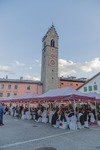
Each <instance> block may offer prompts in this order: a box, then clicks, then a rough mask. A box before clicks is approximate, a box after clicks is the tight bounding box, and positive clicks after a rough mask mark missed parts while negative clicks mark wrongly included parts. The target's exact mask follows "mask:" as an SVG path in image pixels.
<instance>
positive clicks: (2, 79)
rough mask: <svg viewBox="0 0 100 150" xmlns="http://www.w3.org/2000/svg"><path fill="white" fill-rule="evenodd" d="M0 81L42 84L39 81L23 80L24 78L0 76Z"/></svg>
mask: <svg viewBox="0 0 100 150" xmlns="http://www.w3.org/2000/svg"><path fill="white" fill-rule="evenodd" d="M0 82H11V83H29V84H39V85H42V82H41V81H34V80H24V79H5V78H0Z"/></svg>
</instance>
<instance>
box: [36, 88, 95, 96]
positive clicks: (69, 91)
mask: <svg viewBox="0 0 100 150" xmlns="http://www.w3.org/2000/svg"><path fill="white" fill-rule="evenodd" d="M67 97H74V98H76V97H77V98H84V99H86V98H90V99H92V97H90V96H86V95H85V94H84V93H81V92H80V91H77V90H75V89H73V88H71V87H67V88H58V89H53V90H49V91H47V92H46V93H44V94H42V95H40V96H38V99H39V98H40V99H41V98H47V99H51V98H52V99H54V98H58V99H59V98H67Z"/></svg>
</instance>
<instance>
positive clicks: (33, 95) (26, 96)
mask: <svg viewBox="0 0 100 150" xmlns="http://www.w3.org/2000/svg"><path fill="white" fill-rule="evenodd" d="M36 97H38V95H37V94H36V93H34V92H33V93H25V94H23V95H21V96H15V97H12V98H11V99H10V100H11V102H15V101H16V102H19V101H30V100H32V99H33V98H36Z"/></svg>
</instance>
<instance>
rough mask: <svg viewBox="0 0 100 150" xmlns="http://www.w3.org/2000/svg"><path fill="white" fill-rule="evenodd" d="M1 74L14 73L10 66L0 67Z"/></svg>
mask: <svg viewBox="0 0 100 150" xmlns="http://www.w3.org/2000/svg"><path fill="white" fill-rule="evenodd" d="M0 72H8V73H13V71H12V69H11V67H9V66H0Z"/></svg>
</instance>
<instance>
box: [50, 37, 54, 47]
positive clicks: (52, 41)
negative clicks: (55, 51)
mask: <svg viewBox="0 0 100 150" xmlns="http://www.w3.org/2000/svg"><path fill="white" fill-rule="evenodd" d="M51 46H52V47H55V41H54V40H53V39H52V40H51Z"/></svg>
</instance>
